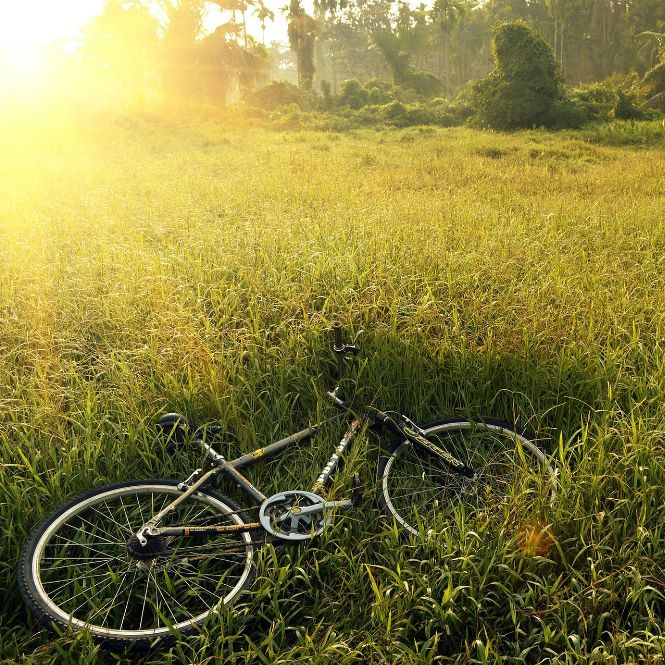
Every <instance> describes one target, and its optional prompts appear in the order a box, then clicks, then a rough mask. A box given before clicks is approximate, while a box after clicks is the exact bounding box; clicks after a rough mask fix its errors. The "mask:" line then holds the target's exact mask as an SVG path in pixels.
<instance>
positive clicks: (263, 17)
mask: <svg viewBox="0 0 665 665" xmlns="http://www.w3.org/2000/svg"><path fill="white" fill-rule="evenodd" d="M254 16H256V18H258V19H259V21H260V22H261V43H262V44H263V45H264V46H265V45H266V21H274V20H275V12H274V11H273V10H272V9H269V8H268V6H267V5H266V4H265V2H264V1H263V0H258V2H257V5H256V8H255V9H254Z"/></svg>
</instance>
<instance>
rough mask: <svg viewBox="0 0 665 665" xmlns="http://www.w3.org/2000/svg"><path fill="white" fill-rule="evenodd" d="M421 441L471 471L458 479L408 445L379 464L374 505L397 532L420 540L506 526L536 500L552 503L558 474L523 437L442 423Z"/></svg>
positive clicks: (490, 425) (489, 427)
mask: <svg viewBox="0 0 665 665" xmlns="http://www.w3.org/2000/svg"><path fill="white" fill-rule="evenodd" d="M422 429H423V430H424V433H425V434H424V436H425V437H426V438H427V439H429V440H430V441H432V442H433V443H435V444H436V445H437V446H439V447H440V448H442V449H443V450H445V451H447V452H449V453H451V454H453V455H454V456H455V457H456V458H457V459H459V460H460V461H462V462H464V463H465V464H466V465H467V466H470V467H472V468H473V469H474V471H475V475H474V477H473V478H468V477H466V476H464V475H462V474H460V473H456V472H455V471H454V470H453V469H452V468H450V467H449V466H447V465H446V464H445V463H444V462H443V461H442V460H441V459H440V458H439V457H437V456H436V455H434V454H433V453H432V452H430V451H428V450H426V449H425V448H424V447H422V446H419V445H418V444H413V443H411V442H410V441H400V442H397V443H396V444H395V445H394V446H393V448H392V450H391V452H390V454H389V456H387V457H383V458H382V459H381V461H380V463H379V470H378V481H379V497H380V503H381V505H382V508H383V510H384V512H386V513H387V514H388V515H389V516H391V517H393V518H394V519H395V521H396V522H397V524H398V526H399V527H400V528H402V529H404V530H405V531H407V532H409V533H412V534H414V535H418V534H420V533H429V532H430V531H432V530H441V529H444V528H446V526H447V525H449V524H451V523H460V521H465V522H467V523H468V522H469V521H471V520H475V521H476V522H478V521H485V522H489V521H492V522H497V521H504V522H505V521H508V520H509V519H510V518H511V516H512V517H514V516H515V515H516V513H517V511H518V510H519V509H520V507H522V508H523V507H525V506H531V507H532V506H533V504H534V501H535V500H536V497H538V498H539V499H540V500H543V499H544V500H545V501H551V500H552V499H553V498H554V492H555V488H556V474H555V471H554V469H553V468H552V467H551V466H550V465H549V463H548V460H547V457H546V455H545V454H544V453H543V451H542V450H540V448H538V446H537V445H536V444H535V443H534V441H533V440H532V439H531V438H530V437H529V436H528V435H527V434H525V433H523V432H516V431H515V430H513V429H512V428H511V427H510V426H508V425H506V424H505V423H501V422H499V421H493V420H484V421H482V422H471V421H468V420H440V421H437V422H434V423H430V424H428V425H425V426H422Z"/></svg>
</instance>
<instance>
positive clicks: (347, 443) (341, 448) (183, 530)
mask: <svg viewBox="0 0 665 665" xmlns="http://www.w3.org/2000/svg"><path fill="white" fill-rule="evenodd" d="M336 390H337V389H336ZM336 390H335V391H333V392H332V393H328V396H329V397H330V398H332V399H333V401H334V402H335V403H336V404H337V406H339V407H340V408H344V410H346V411H347V412H348V411H350V410H349V408H348V405H346V404H344V403H343V402H341V400H339V398H338V397H337V396H336ZM342 405H343V407H342ZM368 415H369V414H366V413H364V414H363V415H361V416H359V417H354V418H353V420H352V421H351V424H350V426H349V428H348V430H347V431H346V432H345V434H344V436H343V437H342V439H341V440H340V442H339V444H338V445H337V447H336V448H335V451H334V452H333V454H332V456H331V457H330V459H329V460H328V462H327V463H326V465H325V467H324V468H323V469H322V470H321V473H320V474H319V475H318V477H317V479H316V482H315V483H314V484H313V486H312V490H311V491H312V492H314V493H316V494H319V495H322V494H323V493H325V488H326V485H327V484H328V483H329V481H330V479H331V478H332V476H333V475H334V473H335V471H336V470H337V468H338V466H339V463H340V460H341V459H342V458H343V456H344V454H345V453H346V452H347V451H348V450H349V449H350V447H351V444H352V443H353V441H354V440H355V439H356V438H357V436H358V434H360V432H361V431H362V429H363V426H364V424H365V423H366V422H367V419H368ZM330 420H332V419H330ZM330 420H327V421H323V422H320V423H317V424H315V425H310V426H309V427H306V428H305V429H303V430H300V431H299V432H296V433H295V434H292V435H291V436H288V437H286V438H284V439H280V440H279V441H275V442H273V443H271V444H270V445H268V446H265V447H262V448H257V449H256V450H253V451H251V452H249V453H246V454H245V455H241V456H240V457H237V458H236V459H233V460H226V459H225V458H224V456H223V455H221V454H220V453H218V452H217V451H216V450H215V449H214V448H213V447H212V445H211V444H210V443H208V442H207V441H206V440H205V438H203V437H200V438H197V439H195V441H196V442H197V443H198V444H199V445H200V446H201V448H202V450H203V452H204V453H205V454H206V455H207V457H208V458H209V459H210V462H211V466H210V468H209V469H208V470H206V471H205V472H204V471H203V469H196V470H195V471H194V472H193V473H192V474H191V475H190V476H189V478H187V480H185V481H183V482H182V483H180V485H178V488H179V489H180V490H182V494H181V495H180V496H179V497H178V498H177V499H175V500H174V501H172V502H171V503H169V504H168V505H166V506H165V507H164V508H163V509H162V510H161V511H160V512H159V513H157V514H156V515H153V517H152V518H151V519H150V520H149V521H148V522H147V523H146V524H144V525H143V526H142V527H141V529H140V530H139V532H138V533H137V534H136V535H137V538H138V539H139V542H141V544H142V545H143V544H145V542H147V539H146V536H158V535H162V536H190V535H192V536H193V535H205V534H210V535H218V534H221V533H227V532H231V531H233V532H237V531H254V530H261V529H263V527H262V525H261V524H260V522H252V523H249V524H243V525H225V526H195V525H191V526H187V525H182V526H177V527H161V528H160V527H159V526H158V524H159V523H160V522H161V521H162V520H163V519H164V517H165V516H166V515H168V514H169V513H170V512H171V511H173V510H174V509H175V508H176V507H177V506H179V505H180V504H181V503H182V502H183V501H185V500H187V498H188V497H189V496H191V495H192V494H193V493H194V492H196V491H197V490H198V489H199V488H200V487H201V486H202V485H204V484H205V483H207V482H209V481H211V480H213V479H214V478H215V477H217V476H219V475H220V474H225V475H226V476H227V477H228V478H230V479H231V480H232V481H233V482H235V483H236V484H237V485H238V487H240V488H241V489H242V490H244V491H245V492H246V493H247V494H249V495H250V496H251V497H252V498H253V499H255V500H256V501H258V502H259V503H262V502H263V501H265V500H266V499H267V498H268V497H267V496H266V495H265V494H263V492H261V490H259V489H258V488H257V487H256V486H255V485H254V484H253V483H252V482H250V481H249V480H248V479H247V478H245V476H243V475H242V474H241V473H240V472H239V471H238V469H239V468H242V467H245V466H249V465H250V464H254V463H255V462H257V461H259V460H261V459H264V458H266V457H270V456H271V455H275V454H277V453H279V452H281V451H283V450H284V449H286V448H288V447H289V446H292V445H294V444H297V443H302V442H304V441H309V440H310V439H312V438H313V437H314V436H316V434H317V433H318V432H319V430H320V429H321V427H323V425H325V424H326V423H328V422H330ZM144 540H145V542H144Z"/></svg>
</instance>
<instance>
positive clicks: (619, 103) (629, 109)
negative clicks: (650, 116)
mask: <svg viewBox="0 0 665 665" xmlns="http://www.w3.org/2000/svg"><path fill="white" fill-rule="evenodd" d="M611 115H612V117H613V118H616V119H617V120H643V119H644V118H645V113H644V111H642V109H640V108H639V106H638V104H637V94H636V92H634V91H631V90H622V89H621V88H618V89H617V91H616V101H615V103H614V107H613V108H612V113H611Z"/></svg>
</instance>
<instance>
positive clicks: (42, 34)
mask: <svg viewBox="0 0 665 665" xmlns="http://www.w3.org/2000/svg"><path fill="white" fill-rule="evenodd" d="M266 4H267V5H268V6H269V7H270V8H271V9H272V10H273V11H274V12H275V22H274V23H270V22H268V24H267V29H266V40H267V41H268V42H270V41H271V40H273V39H277V40H282V41H286V21H285V20H284V17H283V16H282V13H281V12H280V11H279V8H280V7H283V6H284V5H285V4H286V0H267V2H266ZM308 4H311V3H309V2H305V6H307V5H308ZM103 6H104V0H18V2H10V1H9V0H0V49H2V50H18V51H25V50H28V49H31V48H33V47H35V46H38V45H43V44H47V43H49V42H52V41H54V40H57V41H65V42H67V41H72V40H76V38H77V36H78V33H79V29H80V28H81V26H82V25H84V24H85V23H87V22H88V21H89V20H90V19H91V18H92V17H93V16H95V15H97V14H99V13H100V11H101V9H102V7H103ZM250 14H251V12H250ZM247 18H248V29H249V31H250V32H251V34H253V35H254V37H256V38H257V39H261V27H260V24H259V21H258V19H257V18H256V17H254V16H251V15H249V14H248V17H247ZM226 20H228V19H226ZM222 22H224V19H223V17H222V14H221V12H220V11H219V10H218V9H217V8H216V7H213V6H210V8H209V10H208V15H207V18H206V23H205V26H206V29H207V30H209V31H212V30H214V29H215V28H216V27H217V26H218V25H219V24H220V23H222Z"/></svg>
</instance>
